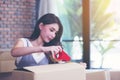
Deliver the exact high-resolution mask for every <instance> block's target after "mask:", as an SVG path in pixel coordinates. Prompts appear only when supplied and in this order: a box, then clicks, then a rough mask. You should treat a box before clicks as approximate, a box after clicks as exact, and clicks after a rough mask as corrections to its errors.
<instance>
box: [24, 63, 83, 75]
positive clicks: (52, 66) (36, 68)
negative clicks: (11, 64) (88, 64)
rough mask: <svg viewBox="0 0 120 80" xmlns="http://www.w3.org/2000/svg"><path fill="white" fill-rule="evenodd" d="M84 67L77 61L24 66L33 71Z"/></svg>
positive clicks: (40, 71) (42, 71) (43, 71)
mask: <svg viewBox="0 0 120 80" xmlns="http://www.w3.org/2000/svg"><path fill="white" fill-rule="evenodd" d="M80 68H82V69H84V70H85V68H84V67H83V66H81V65H80V64H78V63H73V62H69V63H63V64H49V65H41V66H31V67H24V69H26V70H28V71H32V72H34V73H46V72H53V71H64V70H71V69H80Z"/></svg>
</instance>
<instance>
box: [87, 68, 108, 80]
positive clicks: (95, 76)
mask: <svg viewBox="0 0 120 80" xmlns="http://www.w3.org/2000/svg"><path fill="white" fill-rule="evenodd" d="M86 80H110V75H109V71H107V70H86Z"/></svg>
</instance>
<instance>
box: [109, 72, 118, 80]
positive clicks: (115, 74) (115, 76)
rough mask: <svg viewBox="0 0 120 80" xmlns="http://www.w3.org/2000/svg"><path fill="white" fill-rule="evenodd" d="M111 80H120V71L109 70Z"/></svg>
mask: <svg viewBox="0 0 120 80" xmlns="http://www.w3.org/2000/svg"><path fill="white" fill-rule="evenodd" d="M110 79H111V80H120V70H110Z"/></svg>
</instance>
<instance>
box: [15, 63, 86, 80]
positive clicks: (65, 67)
mask: <svg viewBox="0 0 120 80" xmlns="http://www.w3.org/2000/svg"><path fill="white" fill-rule="evenodd" d="M24 69H25V71H24V70H23V71H20V70H15V71H13V77H14V80H85V75H86V74H85V68H84V67H83V66H81V65H80V64H78V63H64V64H50V65H42V66H33V67H25V68H24Z"/></svg>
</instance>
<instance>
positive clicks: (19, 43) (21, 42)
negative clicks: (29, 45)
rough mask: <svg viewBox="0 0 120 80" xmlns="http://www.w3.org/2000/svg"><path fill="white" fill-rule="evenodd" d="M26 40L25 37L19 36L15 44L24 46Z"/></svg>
mask: <svg viewBox="0 0 120 80" xmlns="http://www.w3.org/2000/svg"><path fill="white" fill-rule="evenodd" d="M26 40H28V39H27V38H19V39H18V40H17V41H16V44H15V45H16V46H19V47H20V46H21V47H22V46H26Z"/></svg>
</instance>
